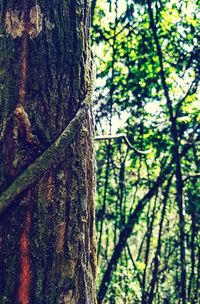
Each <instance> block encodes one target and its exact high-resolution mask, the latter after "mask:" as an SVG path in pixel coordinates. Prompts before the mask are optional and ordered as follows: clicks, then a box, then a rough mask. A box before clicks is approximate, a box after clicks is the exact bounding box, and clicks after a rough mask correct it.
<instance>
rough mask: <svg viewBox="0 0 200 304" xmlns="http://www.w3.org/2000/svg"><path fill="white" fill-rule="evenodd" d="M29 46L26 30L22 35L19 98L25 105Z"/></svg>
mask: <svg viewBox="0 0 200 304" xmlns="http://www.w3.org/2000/svg"><path fill="white" fill-rule="evenodd" d="M27 47H28V35H27V33H26V32H25V33H24V34H23V36H22V55H21V79H20V84H19V100H20V102H21V103H22V104H23V105H24V103H25V97H26V80H27Z"/></svg>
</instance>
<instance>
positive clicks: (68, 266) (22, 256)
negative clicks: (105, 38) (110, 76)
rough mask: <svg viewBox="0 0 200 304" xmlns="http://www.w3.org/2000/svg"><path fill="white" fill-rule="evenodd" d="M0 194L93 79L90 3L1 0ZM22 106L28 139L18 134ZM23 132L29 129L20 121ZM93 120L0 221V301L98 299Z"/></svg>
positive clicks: (65, 120) (66, 118)
mask: <svg viewBox="0 0 200 304" xmlns="http://www.w3.org/2000/svg"><path fill="white" fill-rule="evenodd" d="M0 4H1V5H0V113H1V115H0V192H1V193H2V192H3V191H4V190H5V189H6V188H7V187H8V186H9V185H10V184H12V182H13V181H14V180H15V179H16V178H17V177H18V176H19V175H20V174H21V173H22V172H23V171H24V170H25V169H26V168H27V167H28V166H29V165H30V164H31V163H32V162H33V161H34V160H35V159H36V158H38V157H39V156H40V154H41V153H43V152H44V151H45V150H46V149H47V148H48V147H50V146H51V144H52V143H53V142H54V141H55V140H56V138H57V137H58V136H59V134H60V133H61V132H62V131H63V129H64V128H65V127H66V126H67V125H68V124H69V122H70V121H71V119H72V118H73V117H74V116H75V114H76V112H77V111H78V109H79V108H80V107H81V102H82V101H83V100H84V97H85V96H86V94H87V89H88V87H89V85H90V81H91V54H90V48H89V44H88V40H89V23H90V20H89V1H87V0H85V1H83V0H79V1H78V0H62V1H61V0H59V1H58V0H57V1H56V0H51V1H50V0H46V1H44V0H40V1H37V3H36V2H34V1H31V0H26V1H25V0H24V1H21V0H17V1H16V0H15V1H14V0H8V1H4V0H3V1H1V3H0ZM19 102H20V103H21V104H22V105H23V107H24V108H25V111H26V113H27V114H28V117H29V120H30V123H31V142H28V141H27V140H26V138H25V137H24V136H23V134H24V133H23V132H22V130H18V137H17V140H15V139H14V136H13V130H14V128H15V119H16V118H15V115H14V112H15V109H16V106H17V104H18V103H19ZM23 127H24V128H26V127H27V126H26V125H25V126H23ZM95 275H96V244H95V236H94V161H93V121H92V114H91V111H88V113H87V115H86V117H85V120H84V122H83V124H82V127H81V130H80V131H79V132H78V134H77V135H76V136H75V139H74V140H73V141H72V143H71V145H69V146H68V147H67V148H66V151H65V153H63V154H62V158H61V159H58V157H57V156H56V155H55V162H52V165H51V167H50V169H48V170H47V171H46V172H45V173H43V174H42V175H38V179H37V180H36V181H35V182H34V184H32V185H31V186H29V187H28V188H27V189H26V190H25V191H24V192H23V193H22V194H20V195H19V196H18V197H17V199H16V200H15V201H14V202H13V203H12V205H11V206H10V207H9V208H8V209H7V210H6V211H5V212H4V213H3V214H2V215H1V218H0V303H2V304H8V303H12V304H13V303H21V304H28V303H41V304H44V303H48V304H50V303H52V304H55V303H70V304H73V303H74V304H76V303H80V304H84V303H88V304H89V303H90V304H92V303H96V297H95V284H94V282H95Z"/></svg>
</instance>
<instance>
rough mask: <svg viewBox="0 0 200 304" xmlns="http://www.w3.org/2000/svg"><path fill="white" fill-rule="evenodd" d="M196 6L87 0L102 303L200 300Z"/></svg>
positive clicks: (175, 1)
mask: <svg viewBox="0 0 200 304" xmlns="http://www.w3.org/2000/svg"><path fill="white" fill-rule="evenodd" d="M199 8H200V7H199V2H198V1H197V0H182V1H179V0H155V1H151V0H146V1H143V0H136V1H133V0H131V1H129V0H93V1H92V39H93V40H92V44H93V49H94V53H95V57H96V64H97V83H96V95H95V103H96V134H97V136H100V137H102V136H104V137H105V136H108V135H113V134H116V133H117V134H118V133H123V134H124V133H125V134H126V135H127V138H128V140H129V142H130V143H131V145H132V147H131V146H130V145H127V143H126V141H125V140H124V138H118V139H112V140H105V139H104V140H100V141H96V157H97V212H96V217H97V239H98V266H99V275H98V300H99V303H102V302H103V303H118V304H120V303H131V304H134V303H142V304H145V303H148V304H150V303H159V304H160V303H183V304H184V303H187V304H189V303H198V301H199V299H200V235H199V228H200V203H199V202H200V193H199V191H198V189H199V177H200V173H199V172H200V171H199V162H200V161H199V140H200V124H199V123H200V110H199V108H200V107H199V100H198V98H199V93H200V92H199V87H198V84H199V80H200V75H199V72H200V65H199V62H200V56H199V54H200V52H199V37H200V24H199V22H200V21H199V20H200V19H199V17H200V10H199ZM149 149H151V150H150V151H149V153H147V154H141V153H138V152H137V150H142V151H143V150H149Z"/></svg>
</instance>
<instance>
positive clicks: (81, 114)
mask: <svg viewBox="0 0 200 304" xmlns="http://www.w3.org/2000/svg"><path fill="white" fill-rule="evenodd" d="M94 82H95V68H94V64H92V73H91V85H90V87H89V88H88V92H87V95H86V97H85V99H84V100H83V101H82V105H81V108H80V109H79V110H78V111H77V113H76V114H75V116H74V118H73V119H72V120H71V121H70V123H69V124H68V126H67V127H66V128H65V129H64V131H63V132H62V133H61V134H60V136H59V137H58V138H57V140H56V141H55V142H54V143H53V144H52V145H51V146H50V147H49V148H48V149H47V150H46V151H45V152H44V153H43V154H42V155H40V156H39V157H38V158H37V159H36V160H35V161H34V162H33V163H32V164H31V165H30V166H29V167H28V168H27V169H26V170H25V171H24V172H22V173H21V174H20V175H19V177H17V178H16V179H15V180H14V181H13V183H12V184H11V185H10V186H9V187H8V188H7V189H6V190H5V191H4V192H3V193H1V195H0V215H1V214H2V213H3V212H4V211H5V209H6V208H7V207H9V206H10V205H11V203H12V202H13V201H14V200H15V199H16V197H17V196H18V195H19V194H20V193H22V192H23V191H24V190H26V189H27V188H28V187H29V186H30V185H31V184H33V183H34V182H35V181H36V180H37V179H38V178H39V177H40V176H41V175H42V174H44V173H45V172H46V171H47V170H48V169H49V168H50V167H51V164H52V163H53V162H55V161H56V160H57V161H59V159H60V158H61V157H62V155H63V154H64V153H65V149H66V147H67V146H68V145H69V144H70V143H71V142H72V140H73V139H74V137H75V135H76V134H77V133H78V131H79V130H80V129H81V126H82V124H83V121H84V119H85V117H86V114H87V112H88V110H89V108H90V106H91V104H92V94H93V89H94Z"/></svg>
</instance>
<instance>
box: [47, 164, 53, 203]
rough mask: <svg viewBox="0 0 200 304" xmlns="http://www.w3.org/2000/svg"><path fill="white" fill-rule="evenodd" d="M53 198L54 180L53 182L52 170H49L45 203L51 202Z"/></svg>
mask: <svg viewBox="0 0 200 304" xmlns="http://www.w3.org/2000/svg"><path fill="white" fill-rule="evenodd" d="M53 198H54V182H53V172H52V170H51V172H50V175H49V177H48V180H47V203H48V204H50V203H52V202H53Z"/></svg>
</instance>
